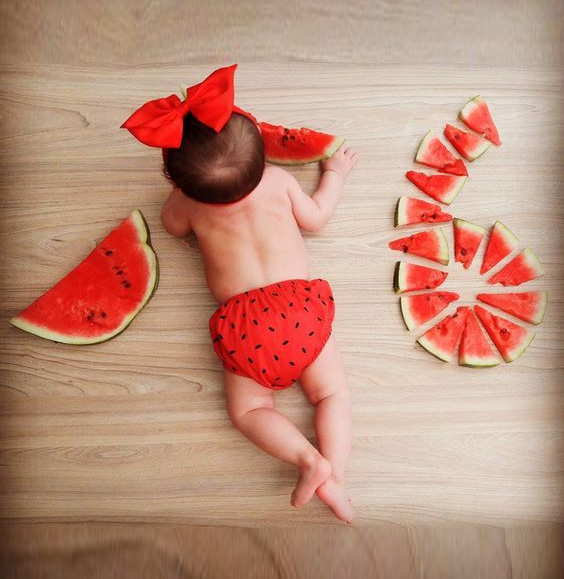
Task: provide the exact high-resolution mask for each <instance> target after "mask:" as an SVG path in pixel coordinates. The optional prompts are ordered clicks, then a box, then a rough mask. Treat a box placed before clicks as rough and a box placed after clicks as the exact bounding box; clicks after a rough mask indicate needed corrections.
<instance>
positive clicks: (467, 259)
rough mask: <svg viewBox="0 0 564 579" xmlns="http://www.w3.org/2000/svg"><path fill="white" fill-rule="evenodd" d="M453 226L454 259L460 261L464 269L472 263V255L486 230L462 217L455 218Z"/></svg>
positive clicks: (474, 253)
mask: <svg viewBox="0 0 564 579" xmlns="http://www.w3.org/2000/svg"><path fill="white" fill-rule="evenodd" d="M453 226H454V261H457V262H458V263H461V264H462V265H463V266H464V269H468V268H469V267H470V266H471V265H472V261H473V260H474V256H475V255H476V252H477V251H478V247H480V243H481V242H482V238H483V237H484V235H485V234H486V230H485V229H484V228H483V227H480V226H479V225H476V224H475V223H470V221H465V220H464V219H455V220H454V221H453Z"/></svg>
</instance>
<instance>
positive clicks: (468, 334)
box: [458, 310, 500, 368]
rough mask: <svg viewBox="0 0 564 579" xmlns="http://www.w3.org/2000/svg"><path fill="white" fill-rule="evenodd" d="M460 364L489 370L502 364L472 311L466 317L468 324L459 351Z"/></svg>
mask: <svg viewBox="0 0 564 579" xmlns="http://www.w3.org/2000/svg"><path fill="white" fill-rule="evenodd" d="M458 363H459V364H460V365H461V366H471V367H472V368H487V367H491V366H497V365H498V364H499V363H500V359H499V357H498V356H497V355H496V353H495V352H494V350H493V348H492V347H491V346H490V343H489V342H488V340H487V339H486V336H485V335H484V332H483V331H482V329H481V328H480V325H479V324H478V320H477V319H476V316H475V315H474V312H473V311H472V310H469V311H468V315H467V316H466V324H465V326H464V331H463V332H462V339H461V340H460V347H459V349H458Z"/></svg>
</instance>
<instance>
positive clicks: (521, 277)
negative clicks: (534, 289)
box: [488, 249, 544, 285]
mask: <svg viewBox="0 0 564 579" xmlns="http://www.w3.org/2000/svg"><path fill="white" fill-rule="evenodd" d="M541 275H544V269H543V267H542V264H541V262H540V261H539V260H538V257H537V256H536V255H535V254H534V253H533V251H531V250H530V249H524V250H523V251H522V252H521V253H520V254H519V255H517V256H516V257H514V258H513V259H512V260H511V261H510V262H509V263H508V264H507V265H505V266H504V267H503V268H501V269H500V270H499V271H498V272H497V273H496V274H495V275H493V276H492V277H490V279H489V280H488V283H491V284H494V283H500V284H501V285H521V284H522V283H525V282H526V281H530V280H532V279H535V278H537V277H540V276H541Z"/></svg>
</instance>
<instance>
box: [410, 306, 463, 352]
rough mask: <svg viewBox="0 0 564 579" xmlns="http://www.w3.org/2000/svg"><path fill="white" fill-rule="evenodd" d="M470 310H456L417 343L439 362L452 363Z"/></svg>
mask: <svg viewBox="0 0 564 579" xmlns="http://www.w3.org/2000/svg"><path fill="white" fill-rule="evenodd" d="M468 309H469V308H468V307H467V306H461V307H459V308H456V312H455V313H454V314H452V315H450V316H446V317H445V318H443V319H442V320H441V321H440V322H439V323H438V324H436V325H435V326H433V327H432V328H430V329H429V330H427V331H426V332H425V333H424V334H423V335H422V336H421V337H420V338H418V340H417V342H418V343H419V344H420V345H421V346H423V348H425V350H427V351H428V352H429V353H431V354H433V356H436V357H437V358H439V360H443V361H444V362H450V361H451V360H452V357H453V355H454V352H455V351H456V346H457V345H458V341H459V340H460V335H461V334H462V330H463V329H464V322H465V320H466V315H467V313H468Z"/></svg>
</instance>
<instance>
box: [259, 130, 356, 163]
mask: <svg viewBox="0 0 564 579" xmlns="http://www.w3.org/2000/svg"><path fill="white" fill-rule="evenodd" d="M259 126H260V130H261V134H262V138H263V141H264V154H265V157H266V161H267V162H268V163H276V164H278V165H301V164H304V163H313V162H315V161H321V160H323V159H327V158H328V157H330V156H331V155H332V154H333V153H334V152H335V151H336V150H337V149H338V148H339V147H340V146H341V145H342V144H343V143H344V141H345V139H344V137H336V136H335V135H330V134H327V133H321V132H319V131H314V130H312V129H307V128H305V127H302V128H301V129H289V128H286V127H283V126H281V125H271V124H269V123H264V122H262V123H259Z"/></svg>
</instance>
